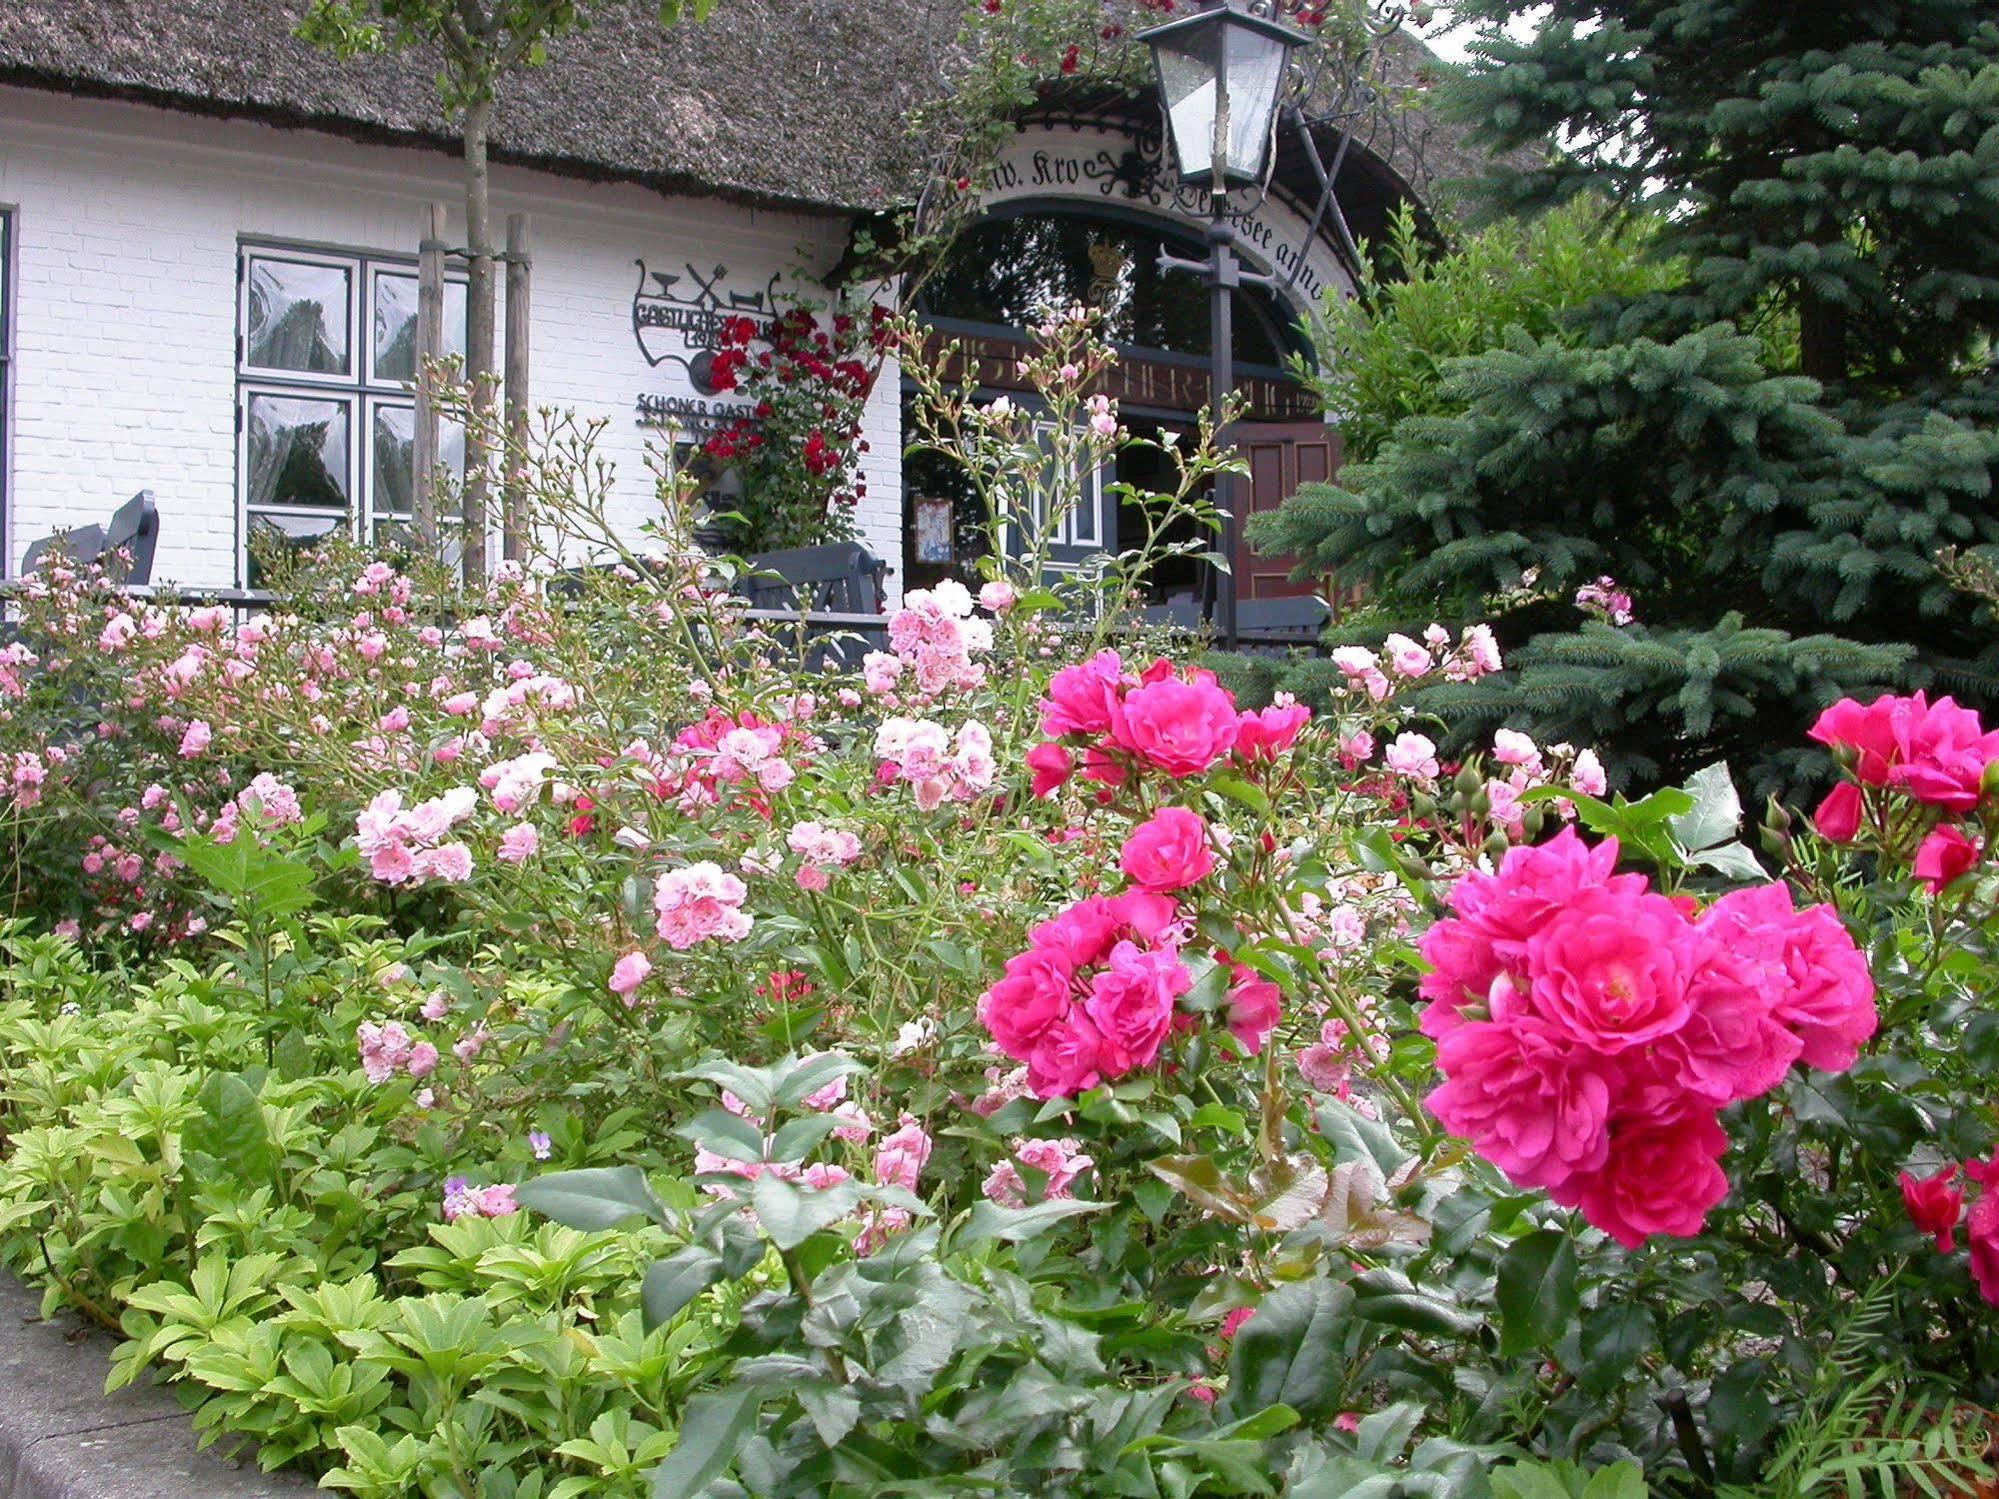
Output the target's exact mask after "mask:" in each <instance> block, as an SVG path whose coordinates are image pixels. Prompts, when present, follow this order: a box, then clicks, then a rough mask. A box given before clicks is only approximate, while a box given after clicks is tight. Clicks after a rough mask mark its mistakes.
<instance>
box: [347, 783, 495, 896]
mask: <svg viewBox="0 0 1999 1499" xmlns="http://www.w3.org/2000/svg"><path fill="white" fill-rule="evenodd" d="M478 801H479V794H478V793H477V792H476V791H474V790H473V789H472V788H471V787H470V786H457V787H454V788H452V789H451V790H450V791H447V792H445V793H444V795H442V796H438V797H433V798H432V799H431V800H429V801H427V802H419V803H418V804H417V805H416V806H414V807H410V808H407V809H405V808H404V806H403V796H402V793H401V792H400V791H384V792H383V793H382V794H381V795H380V796H378V797H376V798H375V799H374V800H373V801H371V802H369V803H368V805H367V808H366V809H365V810H364V811H362V813H361V814H360V816H359V817H357V818H356V819H355V828H354V843H355V846H356V847H358V848H359V849H360V850H361V857H362V858H364V859H366V860H367V861H368V872H369V873H370V874H371V875H373V876H374V877H375V878H376V879H378V880H380V881H381V882H382V883H383V884H385V885H406V884H407V885H420V884H422V883H424V882H425V881H426V880H438V881H441V882H443V883H446V884H457V883H459V882H461V881H464V880H467V879H470V878H471V876H472V851H471V850H470V849H469V848H467V847H466V846H465V845H464V844H463V843H456V842H451V843H447V842H445V841H444V838H445V835H446V834H447V833H449V832H450V831H451V829H452V828H454V827H456V826H457V825H458V824H459V823H461V822H463V821H464V820H465V819H466V818H468V817H470V816H471V815H472V810H473V808H474V807H475V806H477V805H478Z"/></svg>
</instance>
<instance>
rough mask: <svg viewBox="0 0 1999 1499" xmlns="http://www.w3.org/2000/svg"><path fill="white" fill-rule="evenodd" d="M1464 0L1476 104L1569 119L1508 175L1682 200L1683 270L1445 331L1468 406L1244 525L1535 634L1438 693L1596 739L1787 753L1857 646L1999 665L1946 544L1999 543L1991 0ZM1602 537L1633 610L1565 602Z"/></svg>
mask: <svg viewBox="0 0 1999 1499" xmlns="http://www.w3.org/2000/svg"><path fill="white" fill-rule="evenodd" d="M1460 10H1461V11H1462V12H1464V13H1467V14H1470V15H1472V16H1474V17H1475V18H1476V19H1477V20H1478V21H1480V22H1481V23H1490V24H1489V27H1488V28H1487V29H1486V30H1485V33H1484V38H1483V39H1482V40H1481V41H1480V42H1479V43H1478V44H1477V45H1476V46H1475V48H1474V62H1473V64H1472V65H1471V66H1470V68H1469V69H1468V70H1467V71H1466V72H1465V73H1464V74H1463V75H1462V76H1461V77H1459V78H1458V79H1456V80H1455V81H1454V82H1453V83H1452V84H1451V85H1450V86H1449V95H1450V99H1449V102H1450V106H1451V107H1452V108H1453V109H1455V110H1456V111H1457V112H1459V113H1460V114H1461V115H1462V116H1463V117H1464V118H1466V119H1467V120H1469V121H1470V122H1471V123H1472V125H1473V127H1474V132H1475V138H1476V139H1478V140H1479V141H1480V142H1481V143H1482V144H1484V145H1486V146H1488V147H1490V148H1492V149H1494V150H1495V151H1500V152H1506V151H1516V150H1518V149H1519V148H1522V147H1528V146H1532V145H1533V144H1535V143H1537V142H1546V141H1551V140H1553V141H1559V142H1561V143H1562V149H1561V150H1560V151H1559V152H1557V153H1555V154H1554V155H1553V157H1552V159H1550V160H1549V161H1548V163H1547V164H1546V165H1545V166H1540V167H1536V168H1529V169H1514V170H1506V171H1502V172H1500V173H1499V174H1498V175H1497V176H1496V177H1495V178H1494V179H1492V181H1491V183H1490V187H1491V190H1492V193H1493V196H1494V198H1495V199H1496V201H1497V202H1498V203H1499V204H1500V205H1501V206H1503V207H1504V208H1506V209H1508V210H1511V211H1516V212H1534V211H1539V210H1543V209H1546V208H1549V207H1552V206H1554V205H1557V204H1561V203H1564V202H1566V201H1568V200H1570V199H1573V198H1575V197H1577V196H1579V195H1581V194H1585V193H1589V194H1596V195H1600V196H1603V197H1607V198H1609V199H1611V200H1613V201H1616V202H1620V203H1623V204H1627V205H1634V206H1635V205H1639V204H1645V205H1648V206H1650V207H1653V208H1657V207H1659V206H1660V205H1662V204H1663V205H1664V208H1665V217H1666V220H1667V222H1666V226H1665V227H1664V229H1663V230H1662V231H1661V232H1660V233H1659V234H1658V235H1656V236H1655V238H1654V250H1655V252H1656V253H1658V254H1659V255H1661V256H1667V257H1672V258H1674V259H1675V260H1676V261H1677V263H1678V264H1679V265H1680V266H1681V267H1682V268H1683V274H1682V275H1680V276H1679V277H1678V278H1676V279H1675V280H1674V281H1673V282H1672V284H1670V285H1668V286H1665V287H1663V288H1654V289H1649V290H1645V291H1641V292H1639V293H1636V294H1632V295H1622V296H1610V297H1604V298H1600V299H1597V300H1596V301H1595V302H1593V303H1592V304H1591V305H1590V306H1589V307H1588V308H1586V309H1585V310H1584V311H1583V312H1582V313H1580V314H1579V315H1578V317H1577V321H1576V322H1575V323H1574V324H1573V325H1572V326H1571V327H1570V328H1569V329H1568V330H1566V333H1565V336H1563V337H1561V338H1547V337H1542V338H1535V337H1532V336H1530V335H1529V334H1528V333H1526V332H1525V331H1522V330H1517V329H1516V330H1513V331H1511V332H1509V334H1508V335H1507V336H1506V337H1505V338H1504V340H1503V342H1502V343H1501V345H1500V346H1499V347H1496V348H1493V349H1491V350H1489V351H1487V352H1485V353H1482V354H1479V355H1475V356H1471V357H1468V358H1465V359H1462V360H1459V361H1456V362H1455V363H1454V364H1453V365H1452V366H1451V367H1450V369H1449V374H1448V377H1447V390H1448V393H1449V394H1450V396H1451V397H1452V398H1453V400H1452V402H1451V404H1452V405H1453V406H1455V408H1456V409H1455V411H1453V412H1452V413H1451V414H1446V415H1442V416H1422V417H1414V418H1411V419H1409V420H1407V421H1405V422H1403V423H1401V424H1399V425H1398V426H1397V427H1396V429H1395V431H1394V433H1393V434H1392V436H1391V437H1390V438H1389V440H1388V441H1387V442H1386V443H1385V444H1384V445H1383V447H1382V448H1381V450H1380V451H1379V452H1378V453H1377V454H1376V455H1375V456H1374V457H1373V458H1372V459H1371V460H1370V461H1367V462H1365V463H1360V464H1355V465H1352V466H1350V467H1349V468H1348V469H1347V470H1346V471H1345V472H1343V473H1342V474H1341V475H1340V477H1339V482H1338V484H1337V485H1336V486H1314V487H1310V488H1308V489H1306V490H1304V491H1301V492H1300V494H1299V495H1298V496H1297V497H1296V498H1295V499H1294V500H1292V501H1291V502H1289V503H1288V504H1287V505H1286V506H1285V507H1284V508H1283V509H1282V510H1281V511H1280V512H1279V513H1278V514H1277V515H1276V516H1274V517H1272V518H1270V520H1269V521H1267V522H1266V523H1265V524H1263V525H1262V526H1261V527H1259V528H1256V529H1255V530H1253V532H1252V535H1253V538H1254V539H1255V540H1256V541H1257V543H1258V544H1259V545H1262V546H1265V547H1267V548H1268V549H1270V550H1272V551H1291V552H1295V553H1297V554H1298V555H1299V556H1300V557H1301V558H1302V559H1303V561H1304V564H1305V570H1306V571H1309V572H1322V571H1327V570H1331V571H1335V572H1337V573H1339V574H1341V575H1342V576H1343V577H1344V578H1347V579H1357V580H1360V581H1362V582H1364V583H1365V584H1366V586H1367V587H1368V588H1369V589H1370V591H1371V593H1372V595H1373V596H1374V598H1375V599H1376V600H1377V601H1378V602H1379V603H1380V605H1381V606H1382V607H1383V609H1384V611H1385V612H1386V613H1388V614H1390V615H1407V614H1420V613H1430V612H1435V613H1440V614H1444V615H1447V616H1448V615H1454V616H1456V617H1458V618H1460V619H1471V618H1477V617H1488V618H1491V619H1492V622H1493V623H1494V625H1495V627H1496V628H1497V629H1498V630H1499V632H1500V635H1501V639H1502V641H1503V643H1505V644H1506V645H1507V646H1508V647H1509V649H1510V653H1511V656H1512V659H1513V662H1514V668H1513V670H1512V671H1510V672H1509V673H1508V674H1507V675H1506V676H1505V677H1504V678H1502V679H1498V680H1494V681H1488V682H1484V683H1479V684H1476V685H1474V686H1468V687H1462V688H1456V689H1447V690H1444V691H1442V692H1440V693H1439V694H1438V696H1437V697H1436V699H1435V700H1434V705H1435V706H1436V707H1437V709H1438V710H1439V711H1440V712H1442V713H1443V714H1444V715H1445V717H1446V719H1447V721H1450V722H1451V723H1453V725H1454V727H1455V728H1456V729H1457V730H1458V731H1459V732H1460V734H1461V735H1463V736H1465V737H1470V736H1472V735H1482V734H1484V733H1485V732H1487V731H1489V730H1490V729H1491V728H1492V727H1493V726H1495V725H1496V724H1498V723H1501V722H1510V723H1512V724H1515V725H1517V726H1520V727H1524V728H1527V729H1529V730H1531V731H1533V732H1536V733H1538V734H1541V735H1544V736H1549V737H1564V738H1571V739H1576V740H1584V739H1588V740H1593V741H1596V742H1598V743H1599V744H1601V745H1603V746H1604V747H1605V748H1606V749H1608V750H1610V751H1611V752H1612V755H1613V758H1614V759H1615V761H1616V762H1617V763H1618V764H1620V765H1621V766H1622V767H1623V769H1624V770H1625V771H1626V773H1627V774H1630V775H1635V776H1642V777H1649V776H1652V775H1661V774H1665V775H1670V774H1676V773H1679V772H1683V771H1685V770H1688V769H1690V768H1692V767H1694V766H1696V765H1698V764H1700V763H1703V762H1704V761H1706V760H1708V759H1712V758H1714V757H1716V756H1717V755H1727V756H1730V757H1731V758H1733V760H1734V761H1735V762H1736V764H1737V765H1738V767H1739V768H1741V769H1744V770H1754V771H1756V772H1757V775H1758V779H1759V780H1762V781H1764V782H1766V783H1767V782H1775V781H1780V780H1782V779H1784V778H1785V777H1786V776H1787V775H1788V774H1790V773H1791V772H1794V771H1796V770H1797V769H1799V768H1800V761H1799V759H1797V758H1795V757H1793V756H1792V755H1791V754H1790V753H1789V750H1790V747H1791V746H1795V745H1798V744H1799V742H1800V735H1801V732H1802V729H1803V727H1804V725H1805V723H1806V721H1807V720H1808V717H1809V715H1810V714H1811V712H1812V711H1813V710H1814V709H1815V708H1816V707H1817V706H1818V705H1819V704H1820V703H1822V702H1823V701H1824V700H1826V699H1827V698H1829V697H1831V696H1833V695H1834V694H1836V693H1838V692H1840V691H1847V690H1855V689H1858V688H1861V687H1864V686H1865V685H1867V684H1869V683H1880V684H1883V685H1897V686H1903V687H1914V686H1926V687H1929V688H1930V689H1931V690H1932V691H1950V692H1955V693H1956V694H1958V695H1959V697H1960V698H1961V699H1970V700H1972V701H1974V702H1979V703H1990V702H1991V701H1992V700H1993V699H1994V698H1995V697H1999V649H1995V642H1994V639H1993V636H1992V634H1991V631H1990V628H1989V626H1987V627H1983V628H1981V626H1980V623H1979V619H1978V612H1977V603H1976V600H1974V599H1971V598H1968V597H1966V596H1965V595H1963V594H1962V593H1960V592H1957V591H1955V590H1954V589H1953V587H1952V585H1951V584H1950V582H1949V581H1948V580H1947V579H1946V577H1945V576H1944V575H1943V574H1942V573H1941V572H1940V571H1939V569H1938V565H1937V558H1938V553H1939V552H1940V551H1942V550H1943V549H1947V548H1957V549H1964V550H1967V551H1970V552H1973V553H1980V552H1984V553H1985V554H1987V555H1999V510H1995V506H1994V496H1993V480H1994V475H1995V472H1999V366H1995V362H1994V344H1993V333H1994V330H1995V329H1999V21H1995V19H1994V12H1993V8H1992V6H1991V4H1990V0H1901V3H1889V0H1840V3H1837V4H1802V3H1798V0H1554V3H1553V4H1552V5H1547V6H1543V5H1541V4H1538V3H1534V0H1471V3H1468V4H1465V5H1463V6H1461V7H1460ZM1542 11H1545V15H1544V16H1543V17H1542V18H1541V19H1540V21H1539V24H1538V28H1537V30H1536V32H1535V34H1534V35H1533V37H1532V38H1531V39H1530V40H1527V41H1523V42H1514V41H1509V40H1507V39H1505V38H1504V37H1503V36H1502V35H1500V34H1499V31H1498V27H1499V26H1500V25H1501V24H1503V23H1505V22H1507V21H1509V20H1513V19H1515V18H1516V17H1524V16H1527V15H1529V14H1531V13H1535V12H1542ZM1604 573H1608V574H1610V575H1612V576H1614V577H1615V578H1616V579H1617V580H1618V582H1619V583H1620V584H1622V585H1624V586H1626V587H1627V588H1628V589H1629V590H1630V591H1631V592H1632V594H1633V595H1634V597H1635V599H1636V603H1637V611H1638V616H1639V618H1638V622H1637V623H1635V624H1632V625H1629V626H1626V627H1623V628H1618V627H1615V626H1613V625H1611V624H1608V623H1602V622H1587V621H1585V620H1584V617H1583V616H1582V615H1581V614H1579V613H1578V612H1577V610H1576V609H1575V608H1574V607H1573V605H1572V603H1571V602H1570V601H1571V600H1572V598H1573V595H1574V591H1575V589H1576V588H1577V587H1578V586H1580V585H1582V584H1585V583H1588V582H1590V581H1591V580H1592V579H1594V578H1596V577H1597V576H1598V575H1599V574H1604ZM1523 574H1528V575H1531V576H1532V577H1533V579H1534V582H1533V586H1531V587H1529V588H1525V589H1523V588H1522V587H1521V586H1520V584H1521V579H1522V576H1523ZM1752 762H1753V763H1752Z"/></svg>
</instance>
